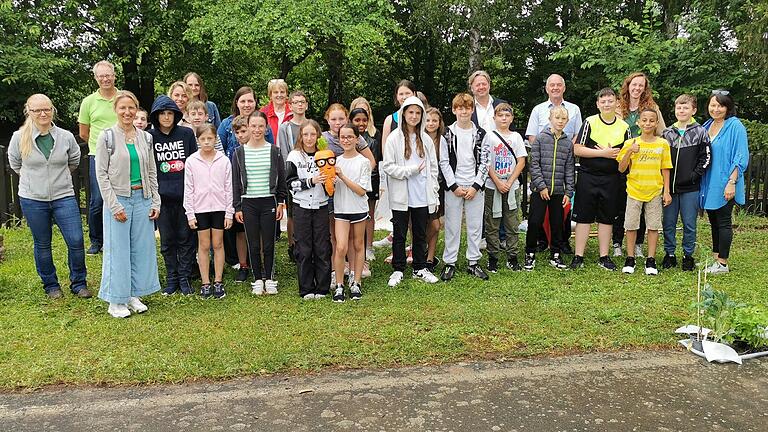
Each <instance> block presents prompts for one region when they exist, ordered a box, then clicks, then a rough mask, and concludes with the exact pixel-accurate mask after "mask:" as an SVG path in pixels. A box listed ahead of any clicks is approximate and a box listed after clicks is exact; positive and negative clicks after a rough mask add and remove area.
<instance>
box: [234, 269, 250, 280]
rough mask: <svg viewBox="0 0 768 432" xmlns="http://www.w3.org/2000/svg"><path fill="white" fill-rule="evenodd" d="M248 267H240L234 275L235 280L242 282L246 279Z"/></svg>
mask: <svg viewBox="0 0 768 432" xmlns="http://www.w3.org/2000/svg"><path fill="white" fill-rule="evenodd" d="M248 273H249V271H248V269H247V268H242V267H241V268H240V270H238V271H237V276H235V282H238V283H242V282H245V281H247V280H248Z"/></svg>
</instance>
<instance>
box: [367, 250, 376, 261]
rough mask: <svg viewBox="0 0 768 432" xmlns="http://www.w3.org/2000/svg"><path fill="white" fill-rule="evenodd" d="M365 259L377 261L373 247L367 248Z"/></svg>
mask: <svg viewBox="0 0 768 432" xmlns="http://www.w3.org/2000/svg"><path fill="white" fill-rule="evenodd" d="M365 260H366V261H375V260H376V254H374V253H373V249H366V250H365Z"/></svg>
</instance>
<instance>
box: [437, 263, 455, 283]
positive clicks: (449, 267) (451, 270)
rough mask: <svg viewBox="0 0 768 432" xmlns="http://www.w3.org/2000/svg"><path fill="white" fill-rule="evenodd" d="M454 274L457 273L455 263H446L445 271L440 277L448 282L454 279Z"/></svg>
mask: <svg viewBox="0 0 768 432" xmlns="http://www.w3.org/2000/svg"><path fill="white" fill-rule="evenodd" d="M454 274H456V266H455V265H453V264H446V265H444V266H443V272H442V273H440V279H442V280H443V281H444V282H448V281H449V280H451V279H453V275H454Z"/></svg>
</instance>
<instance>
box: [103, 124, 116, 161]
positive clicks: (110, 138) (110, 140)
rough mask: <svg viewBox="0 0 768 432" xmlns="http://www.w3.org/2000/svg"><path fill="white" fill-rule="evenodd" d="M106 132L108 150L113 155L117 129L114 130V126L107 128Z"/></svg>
mask: <svg viewBox="0 0 768 432" xmlns="http://www.w3.org/2000/svg"><path fill="white" fill-rule="evenodd" d="M104 132H105V135H104V139H105V141H106V144H107V151H109V156H110V157H111V156H112V155H113V154H115V131H113V130H112V128H107V129H106V130H105V131H104Z"/></svg>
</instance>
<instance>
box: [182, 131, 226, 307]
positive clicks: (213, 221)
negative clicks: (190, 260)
mask: <svg viewBox="0 0 768 432" xmlns="http://www.w3.org/2000/svg"><path fill="white" fill-rule="evenodd" d="M195 135H197V146H198V149H199V150H198V151H196V152H195V153H192V155H191V156H190V157H189V158H188V159H187V163H186V167H185V169H184V210H185V211H186V214H187V221H188V222H189V227H190V228H191V229H193V230H197V264H198V266H200V277H201V278H202V281H203V285H202V286H201V287H200V295H201V296H202V297H203V298H209V297H211V296H213V297H215V298H217V299H220V298H223V297H224V296H226V295H227V294H226V292H225V291H224V284H223V283H222V281H221V279H222V276H223V273H224V244H223V239H224V230H225V229H229V228H230V227H231V226H232V215H233V213H234V208H233V206H232V165H231V164H230V162H229V159H228V158H227V157H226V156H225V155H224V153H222V152H219V151H216V148H215V145H216V128H215V127H214V126H213V125H211V124H204V125H201V126H199V127H198V128H197V130H196V131H195ZM211 246H213V264H214V279H213V287H211V279H210V275H209V255H208V253H209V251H210V250H211Z"/></svg>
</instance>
